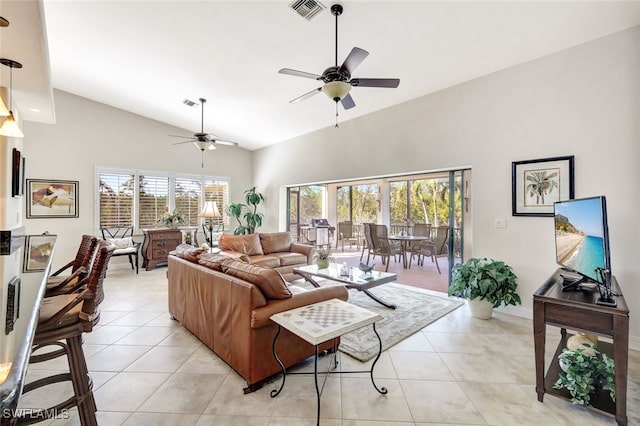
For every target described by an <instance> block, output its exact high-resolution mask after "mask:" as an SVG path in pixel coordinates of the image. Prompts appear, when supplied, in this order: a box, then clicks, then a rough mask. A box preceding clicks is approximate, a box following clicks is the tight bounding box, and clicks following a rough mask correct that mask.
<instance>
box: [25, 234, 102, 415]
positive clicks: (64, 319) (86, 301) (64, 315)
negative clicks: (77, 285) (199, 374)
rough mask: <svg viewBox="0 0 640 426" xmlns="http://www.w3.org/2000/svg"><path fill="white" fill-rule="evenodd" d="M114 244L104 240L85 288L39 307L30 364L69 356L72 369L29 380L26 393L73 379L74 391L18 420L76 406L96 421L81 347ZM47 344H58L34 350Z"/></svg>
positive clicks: (93, 320)
mask: <svg viewBox="0 0 640 426" xmlns="http://www.w3.org/2000/svg"><path fill="white" fill-rule="evenodd" d="M113 250H114V246H113V245H110V244H108V243H107V242H105V241H101V242H100V243H99V245H98V249H97V254H96V258H95V260H94V261H93V265H92V267H91V272H90V273H89V275H88V276H86V277H85V278H84V279H83V280H81V282H82V284H83V286H84V289H83V290H82V292H80V293H72V294H64V295H59V296H52V297H48V298H45V299H44V301H43V303H42V307H41V308H40V318H39V320H38V326H37V328H36V333H35V336H34V339H33V348H32V355H31V359H30V360H29V363H30V364H33V363H38V362H43V361H48V360H51V359H54V358H57V357H60V356H63V355H66V356H67V361H68V363H69V373H62V374H56V375H54V376H49V377H44V378H41V379H39V380H36V381H34V382H31V383H28V384H26V385H25V387H24V393H26V392H30V391H32V390H34V389H38V388H40V387H42V386H46V385H50V384H53V383H58V382H63V381H68V380H70V381H71V382H72V384H73V391H74V395H73V396H72V397H70V398H69V399H67V400H65V401H62V402H61V403H59V404H57V405H55V406H53V407H50V408H46V409H42V410H40V411H39V412H38V413H37V415H34V413H30V415H29V416H28V417H26V416H25V417H19V418H18V419H17V420H18V421H17V424H19V425H22V424H31V423H36V422H40V421H43V420H47V419H50V418H51V417H54V416H55V415H56V413H58V414H60V413H61V411H62V410H68V409H69V408H71V407H74V406H77V407H78V413H79V415H80V423H81V424H82V425H83V426H86V425H97V421H96V410H97V408H96V403H95V399H94V397H93V390H92V388H93V383H92V381H91V378H90V377H89V372H88V370H87V363H86V360H85V358H84V352H83V350H82V333H90V332H91V331H92V330H93V326H94V325H96V324H97V323H98V321H99V319H100V310H99V305H100V303H101V302H102V301H103V300H104V291H103V281H104V277H105V273H106V270H107V265H108V264H109V259H110V258H111V255H112V253H113ZM47 346H58V347H59V349H55V350H53V351H50V352H46V353H42V354H37V355H36V354H35V352H36V351H38V350H40V349H42V348H45V347H47Z"/></svg>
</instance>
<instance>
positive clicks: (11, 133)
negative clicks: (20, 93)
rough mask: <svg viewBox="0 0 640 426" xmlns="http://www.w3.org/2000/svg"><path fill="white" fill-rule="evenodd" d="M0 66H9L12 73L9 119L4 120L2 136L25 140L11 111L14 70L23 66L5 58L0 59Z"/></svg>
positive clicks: (0, 133)
mask: <svg viewBox="0 0 640 426" xmlns="http://www.w3.org/2000/svg"><path fill="white" fill-rule="evenodd" d="M0 64H2V65H4V66H7V67H9V68H10V69H11V72H10V74H9V75H10V77H9V114H8V116H7V118H6V119H5V120H4V123H2V127H0V135H1V136H6V137H9V138H23V137H24V133H22V130H20V126H18V123H17V122H16V120H15V118H14V117H13V111H12V110H11V107H12V103H13V69H14V68H18V69H19V68H22V64H21V63H20V62H16V61H14V60H12V59H5V58H1V59H0ZM5 109H6V106H5Z"/></svg>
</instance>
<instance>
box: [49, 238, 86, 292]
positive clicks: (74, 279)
mask: <svg viewBox="0 0 640 426" xmlns="http://www.w3.org/2000/svg"><path fill="white" fill-rule="evenodd" d="M97 246H98V238H97V237H95V236H93V235H83V236H82V241H81V242H80V247H78V252H77V253H76V257H75V259H73V260H71V261H70V262H69V263H67V264H66V265H64V266H63V267H62V268H60V269H58V270H57V271H56V272H54V273H53V274H51V275H50V276H49V279H48V280H47V291H46V293H45V295H44V297H50V296H55V295H58V294H68V293H73V292H75V291H76V290H78V286H77V284H78V282H79V281H80V280H82V279H83V278H84V277H86V276H87V274H88V273H89V268H90V266H91V260H92V259H93V256H94V254H95V251H96V247H97ZM69 268H71V273H70V274H67V275H60V274H61V273H62V272H64V271H66V270H67V269H69Z"/></svg>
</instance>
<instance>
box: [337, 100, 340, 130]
mask: <svg viewBox="0 0 640 426" xmlns="http://www.w3.org/2000/svg"><path fill="white" fill-rule="evenodd" d="M338 127H340V126H338V103H337V102H336V129H337V128H338Z"/></svg>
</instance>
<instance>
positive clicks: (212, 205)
mask: <svg viewBox="0 0 640 426" xmlns="http://www.w3.org/2000/svg"><path fill="white" fill-rule="evenodd" d="M200 216H202V217H204V218H207V219H209V236H208V237H207V243H209V247H213V218H214V217H221V216H222V215H221V214H220V211H219V210H218V204H216V202H215V201H205V203H204V207H203V208H202V213H201V214H200Z"/></svg>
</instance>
